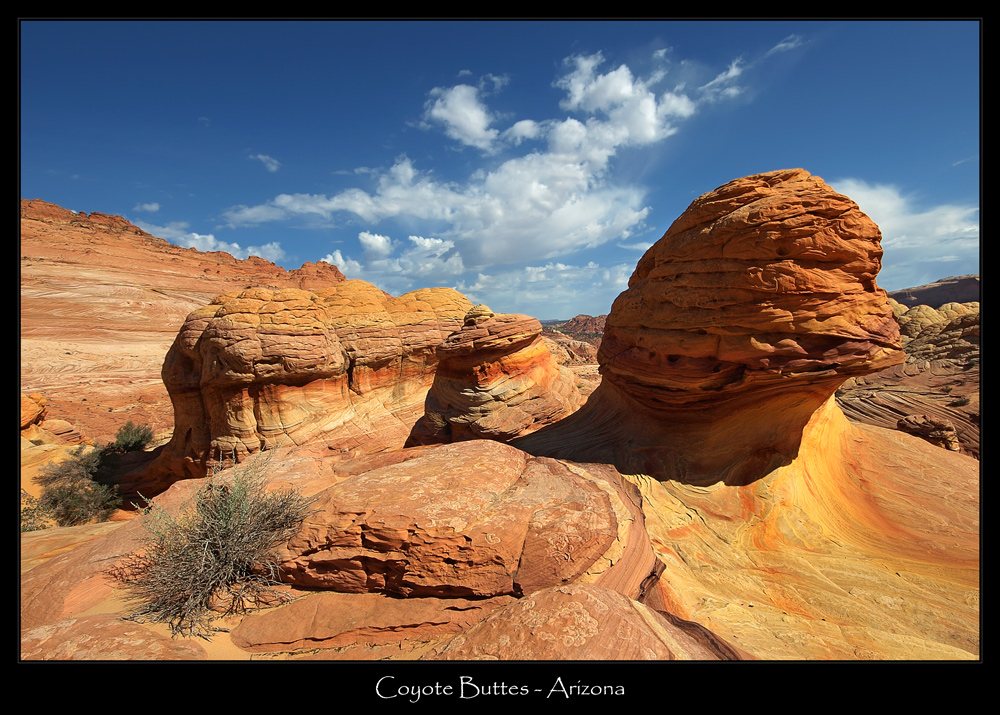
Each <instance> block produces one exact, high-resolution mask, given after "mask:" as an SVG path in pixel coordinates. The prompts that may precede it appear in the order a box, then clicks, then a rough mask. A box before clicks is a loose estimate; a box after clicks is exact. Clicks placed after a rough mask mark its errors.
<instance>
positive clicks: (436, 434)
mask: <svg viewBox="0 0 1000 715" xmlns="http://www.w3.org/2000/svg"><path fill="white" fill-rule="evenodd" d="M541 334H542V325H541V323H539V322H538V320H536V319H535V318H531V317H528V316H527V315H495V314H494V313H493V312H492V311H491V310H490V309H489V308H487V307H486V306H484V305H478V306H475V307H473V308H472V309H471V310H469V312H468V313H466V315H465V318H464V324H463V326H462V328H461V329H460V330H457V331H455V332H454V333H452V334H451V335H449V336H448V337H447V338H446V339H445V340H444V342H442V343H441V344H440V345H439V346H438V347H437V357H438V361H439V362H438V368H437V372H436V374H435V376H434V384H433V385H432V386H431V389H430V392H429V393H428V394H427V401H426V404H425V407H424V416H423V417H422V418H421V419H420V421H419V422H418V423H417V425H416V426H415V427H414V429H413V432H412V433H411V435H410V438H409V440H408V442H407V443H408V444H409V445H417V444H435V443H441V442H459V441H462V440H466V439H495V440H500V441H507V440H510V439H513V438H514V437H518V436H521V435H524V434H528V433H530V432H534V431H535V430H537V429H539V428H540V427H543V426H545V425H547V424H550V423H552V422H555V421H557V420H559V419H561V418H563V417H565V416H567V415H568V414H570V413H571V412H573V410H575V409H576V408H577V407H579V405H580V403H581V402H582V398H581V397H580V393H579V391H578V390H577V388H576V380H575V378H574V377H573V373H572V372H571V371H570V370H568V369H566V368H563V367H560V366H559V364H558V363H557V362H556V361H555V359H554V358H553V357H552V355H551V353H550V352H549V349H548V347H546V345H545V342H544V341H543V340H542V337H541Z"/></svg>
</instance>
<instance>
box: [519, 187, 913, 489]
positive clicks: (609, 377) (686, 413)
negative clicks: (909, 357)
mask: <svg viewBox="0 0 1000 715" xmlns="http://www.w3.org/2000/svg"><path fill="white" fill-rule="evenodd" d="M880 241H881V232H880V231H879V228H878V226H877V225H876V224H875V223H874V222H873V221H872V220H871V219H870V218H869V217H868V216H866V215H865V214H864V213H863V212H862V211H861V210H860V209H859V208H858V206H857V204H855V203H854V202H853V201H852V200H851V199H849V198H848V197H846V196H843V195H841V194H838V193H837V192H835V191H834V190H833V189H831V188H830V187H829V186H828V185H827V184H826V183H824V182H823V180H822V179H820V178H819V177H815V176H812V175H811V174H809V172H807V171H804V170H802V169H790V170H784V171H774V172H770V173H766V174H757V175H754V176H748V177H744V178H742V179H737V180H735V181H731V182H729V183H728V184H725V185H724V186H721V187H719V188H717V189H715V190H714V191H711V192H709V193H707V194H704V195H703V196H701V197H699V198H698V199H696V200H695V201H694V202H693V203H692V204H691V205H690V206H689V207H688V209H687V210H686V211H685V212H684V213H683V214H682V215H681V216H680V217H679V218H678V219H677V220H676V221H674V223H673V225H672V226H671V227H670V229H669V230H668V231H667V232H666V234H664V236H663V237H662V238H661V239H660V240H659V241H657V242H656V243H655V244H654V245H653V246H652V247H651V248H650V249H649V250H648V251H647V252H646V254H645V255H644V256H643V257H642V259H641V260H640V261H639V263H638V266H637V267H636V270H635V272H634V273H633V274H632V277H631V278H630V280H629V288H628V290H626V291H625V292H624V293H622V294H621V295H620V296H618V298H617V299H616V300H615V302H614V305H613V307H612V309H611V313H610V314H609V315H608V318H607V323H606V327H605V333H604V339H603V342H602V343H601V348H600V350H599V352H598V361H599V362H600V365H601V374H602V376H603V380H602V384H601V386H600V387H599V388H598V390H597V391H595V393H594V394H593V395H592V396H591V398H590V400H589V401H588V403H587V405H585V406H584V408H583V409H582V410H581V411H580V412H578V413H576V414H575V415H573V416H571V417H570V418H569V419H567V420H564V421H563V422H561V423H559V424H558V425H555V426H553V427H552V428H549V429H543V430H541V431H539V432H537V433H536V434H535V435H533V436H528V437H525V438H523V440H522V441H519V442H518V444H519V446H521V447H522V448H523V449H526V450H528V451H529V452H537V453H539V454H549V455H552V456H556V455H559V456H564V457H570V456H572V458H575V459H595V460H601V459H607V460H610V461H612V462H613V463H615V464H616V465H617V466H618V467H619V469H623V470H627V471H631V472H643V473H646V474H653V475H656V476H658V477H661V478H671V479H680V480H682V481H691V482H695V483H698V482H714V481H720V480H722V481H727V482H728V483H741V482H745V481H748V480H752V479H756V478H758V477H760V476H763V475H764V474H766V473H767V472H769V471H771V470H772V469H774V468H776V467H778V466H780V465H782V464H787V463H788V462H789V461H790V460H791V459H793V458H794V457H795V455H796V453H797V449H798V444H799V440H800V438H801V432H802V428H803V427H804V426H805V424H806V422H807V421H808V420H809V417H810V416H811V415H812V414H813V412H815V410H816V409H817V408H818V407H819V406H820V405H822V404H823V403H824V402H825V401H826V400H827V399H828V398H829V397H830V396H831V395H833V393H834V392H835V390H836V389H837V387H838V386H839V385H840V384H841V383H843V381H844V380H845V379H847V378H848V377H851V376H855V375H864V374H868V373H871V372H876V371H878V370H881V369H883V368H885V367H888V366H890V365H894V364H897V363H900V362H902V361H903V359H904V355H903V352H902V349H901V347H900V335H899V325H898V323H897V322H896V318H895V316H894V315H893V311H892V307H891V305H890V302H889V300H888V297H887V295H886V293H885V291H883V290H882V289H881V288H879V287H878V286H877V285H876V283H875V277H876V275H877V274H878V271H879V268H880V267H881V258H882V249H881V246H880Z"/></svg>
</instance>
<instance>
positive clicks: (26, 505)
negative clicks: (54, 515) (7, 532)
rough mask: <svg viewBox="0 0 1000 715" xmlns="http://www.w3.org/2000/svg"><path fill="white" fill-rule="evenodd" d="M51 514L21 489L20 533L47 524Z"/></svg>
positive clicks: (41, 527)
mask: <svg viewBox="0 0 1000 715" xmlns="http://www.w3.org/2000/svg"><path fill="white" fill-rule="evenodd" d="M50 519H51V516H50V515H49V513H48V512H47V511H46V510H45V508H44V507H42V504H41V502H39V501H38V499H37V498H35V497H33V496H32V495H31V494H28V492H26V491H25V490H24V489H23V488H22V489H21V533H24V532H26V531H38V530H39V529H44V528H46V527H47V526H49V521H50Z"/></svg>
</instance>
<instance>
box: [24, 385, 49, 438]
mask: <svg viewBox="0 0 1000 715" xmlns="http://www.w3.org/2000/svg"><path fill="white" fill-rule="evenodd" d="M45 403H46V400H45V396H44V395H41V394H39V393H37V392H34V393H32V394H30V395H25V394H24V393H23V392H22V393H21V429H22V430H24V429H27V428H28V427H30V426H31V425H34V424H38V423H39V422H41V421H42V420H43V419H45Z"/></svg>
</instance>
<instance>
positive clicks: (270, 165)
mask: <svg viewBox="0 0 1000 715" xmlns="http://www.w3.org/2000/svg"><path fill="white" fill-rule="evenodd" d="M249 158H250V159H257V160H258V161H259V162H260V163H262V164H263V165H264V168H266V169H267V170H268V171H270V172H272V173H274V172H275V171H277V170H278V169H280V168H281V162H280V161H278V160H277V159H275V158H274V157H273V156H268V155H267V154H252V155H251V156H250V157H249Z"/></svg>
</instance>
